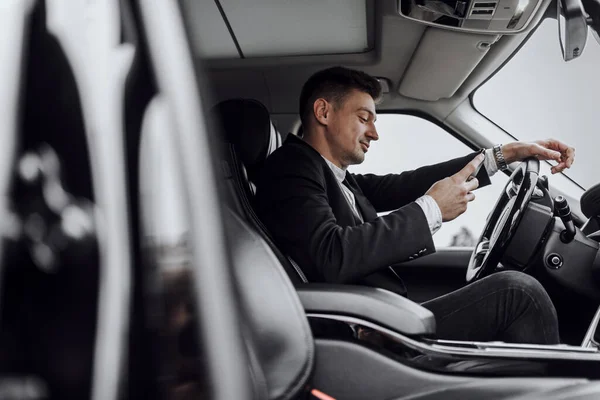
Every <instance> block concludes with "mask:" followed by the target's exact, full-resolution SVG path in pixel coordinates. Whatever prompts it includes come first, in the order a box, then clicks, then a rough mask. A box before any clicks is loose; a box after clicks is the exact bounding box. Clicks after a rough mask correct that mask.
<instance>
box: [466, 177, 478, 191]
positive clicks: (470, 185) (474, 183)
mask: <svg viewBox="0 0 600 400" xmlns="http://www.w3.org/2000/svg"><path fill="white" fill-rule="evenodd" d="M478 187H479V180H477V178H473V179H470V180H468V181H466V182H465V188H466V189H467V191H469V192H470V191H472V190H475V189H477V188H478Z"/></svg>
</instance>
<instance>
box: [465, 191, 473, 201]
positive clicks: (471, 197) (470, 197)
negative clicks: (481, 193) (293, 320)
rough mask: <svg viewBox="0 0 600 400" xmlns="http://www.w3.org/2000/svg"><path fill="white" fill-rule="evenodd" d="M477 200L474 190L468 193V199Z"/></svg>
mask: <svg viewBox="0 0 600 400" xmlns="http://www.w3.org/2000/svg"><path fill="white" fill-rule="evenodd" d="M473 200H475V194H474V193H472V192H469V193H467V201H473Z"/></svg>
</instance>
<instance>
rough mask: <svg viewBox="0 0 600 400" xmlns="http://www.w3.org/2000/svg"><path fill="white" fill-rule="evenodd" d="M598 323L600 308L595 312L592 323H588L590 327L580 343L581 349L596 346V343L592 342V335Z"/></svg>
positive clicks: (599, 320)
mask: <svg viewBox="0 0 600 400" xmlns="http://www.w3.org/2000/svg"><path fill="white" fill-rule="evenodd" d="M599 322H600V306H598V309H597V310H596V314H594V317H593V318H592V322H590V326H589V328H588V330H587V332H586V333H585V336H584V337H583V340H582V341H581V346H582V347H586V348H587V347H593V346H596V347H597V346H598V343H596V342H595V341H594V333H596V329H598V323H599Z"/></svg>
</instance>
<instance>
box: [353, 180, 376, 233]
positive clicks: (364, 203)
mask: <svg viewBox="0 0 600 400" xmlns="http://www.w3.org/2000/svg"><path fill="white" fill-rule="evenodd" d="M346 181H347V182H348V185H349V186H350V190H352V193H354V198H355V199H356V206H357V207H358V210H359V211H360V213H361V215H362V217H363V219H364V220H365V222H369V221H373V220H374V219H375V218H377V212H376V211H375V209H374V208H373V206H372V205H371V202H369V200H368V199H367V198H366V197H365V196H364V195H363V193H362V190H360V186H358V183H356V181H355V180H354V178H353V177H352V175H350V174H349V173H348V172H346Z"/></svg>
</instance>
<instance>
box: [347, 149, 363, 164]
mask: <svg viewBox="0 0 600 400" xmlns="http://www.w3.org/2000/svg"><path fill="white" fill-rule="evenodd" d="M349 161H350V162H349V163H348V165H357V164H362V163H363V161H365V153H363V152H362V151H361V153H360V154H353V156H352V158H351V159H350V160H349Z"/></svg>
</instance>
